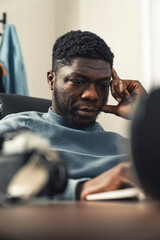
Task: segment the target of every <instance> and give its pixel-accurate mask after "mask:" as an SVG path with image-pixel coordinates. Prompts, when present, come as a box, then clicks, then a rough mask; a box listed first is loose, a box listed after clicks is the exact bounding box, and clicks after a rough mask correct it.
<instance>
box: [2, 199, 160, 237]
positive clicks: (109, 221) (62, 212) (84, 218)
mask: <svg viewBox="0 0 160 240" xmlns="http://www.w3.org/2000/svg"><path fill="white" fill-rule="evenodd" d="M0 239H1V240H2V239H7V240H10V239H16V240H25V239H27V240H29V239H34V240H35V239H37V240H40V239H45V240H49V239H55V240H59V239H70V240H72V239H75V240H77V239H84V240H86V239H107V240H112V239H114V240H115V239H123V240H125V239H127V240H132V239H134V240H137V239H139V240H143V239H145V240H147V239H148V240H156V239H157V240H159V239H160V202H156V201H146V202H126V201H124V202H121V201H119V202H117V201H115V202H114V201H108V202H86V201H84V202H78V201H77V202H74V201H73V202H52V203H46V204H42V203H41V204H40V203H39V204H36V205H34V204H31V205H23V206H22V205H21V206H14V207H8V208H0Z"/></svg>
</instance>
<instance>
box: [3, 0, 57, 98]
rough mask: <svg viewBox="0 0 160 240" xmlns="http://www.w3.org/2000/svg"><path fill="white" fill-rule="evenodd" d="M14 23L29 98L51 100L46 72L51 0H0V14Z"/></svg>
mask: <svg viewBox="0 0 160 240" xmlns="http://www.w3.org/2000/svg"><path fill="white" fill-rule="evenodd" d="M3 12H6V13H7V23H10V24H14V25H15V27H16V30H17V35H18V38H19V41H20V44H21V50H22V54H23V57H24V63H25V67H26V72H27V79H28V87H29V94H30V96H37V97H43V98H45V97H48V98H51V92H50V91H49V90H48V86H47V80H46V72H47V70H48V69H50V68H51V51H52V45H53V42H54V40H55V37H54V32H55V30H54V22H55V16H54V0H0V14H1V13H3Z"/></svg>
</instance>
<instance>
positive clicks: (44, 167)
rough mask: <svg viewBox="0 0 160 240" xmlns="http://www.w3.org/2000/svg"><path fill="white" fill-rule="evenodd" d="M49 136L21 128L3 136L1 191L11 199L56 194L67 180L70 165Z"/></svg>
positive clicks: (0, 142) (62, 188)
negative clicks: (59, 154)
mask: <svg viewBox="0 0 160 240" xmlns="http://www.w3.org/2000/svg"><path fill="white" fill-rule="evenodd" d="M49 147H50V145H49V142H48V140H47V139H45V138H42V137H41V136H39V135H37V134H36V133H34V132H32V131H30V130H26V129H19V130H18V131H10V132H6V133H4V134H2V135H1V136H0V150H1V151H0V193H1V196H2V195H4V196H5V198H6V199H7V201H10V200H11V201H12V200H13V201H16V200H17V201H18V200H19V201H24V200H28V199H30V198H32V197H35V196H39V197H40V196H43V197H53V196H54V195H55V194H59V193H62V192H63V191H64V190H65V187H66V184H67V169H66V166H65V164H64V162H63V161H62V160H60V159H59V157H58V155H57V153H56V152H55V151H53V150H50V149H49Z"/></svg>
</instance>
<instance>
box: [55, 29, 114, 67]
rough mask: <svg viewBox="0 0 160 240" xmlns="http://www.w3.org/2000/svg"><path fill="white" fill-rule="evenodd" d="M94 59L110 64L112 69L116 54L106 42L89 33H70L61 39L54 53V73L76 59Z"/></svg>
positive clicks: (56, 44) (58, 40)
mask: <svg viewBox="0 0 160 240" xmlns="http://www.w3.org/2000/svg"><path fill="white" fill-rule="evenodd" d="M77 57H82V58H94V59H102V60H105V61H106V62H108V63H109V64H110V66H111V68H112V66H113V58H114V54H113V53H112V52H111V50H110V48H109V47H108V45H107V44H106V43H105V41H104V40H103V39H102V38H100V37H99V36H97V35H96V34H95V33H92V32H88V31H80V30H78V31H70V32H68V33H66V34H64V35H63V36H61V37H59V38H58V39H57V40H56V42H55V44H54V46H53V53H52V71H53V72H56V71H57V70H58V67H59V66H63V65H71V64H72V61H73V59H74V58H77Z"/></svg>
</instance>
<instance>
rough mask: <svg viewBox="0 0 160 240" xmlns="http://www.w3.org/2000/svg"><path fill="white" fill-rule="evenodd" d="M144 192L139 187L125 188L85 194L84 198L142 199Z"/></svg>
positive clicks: (92, 199)
mask: <svg viewBox="0 0 160 240" xmlns="http://www.w3.org/2000/svg"><path fill="white" fill-rule="evenodd" d="M145 198H146V197H145V194H144V192H143V191H142V190H140V189H139V188H135V187H132V188H125V189H120V190H115V191H109V192H102V193H96V194H89V195H87V196H86V200H88V201H95V200H123V199H124V200H125V199H137V200H144V199H145Z"/></svg>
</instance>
